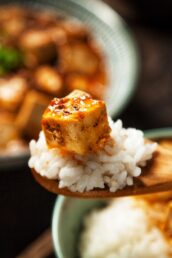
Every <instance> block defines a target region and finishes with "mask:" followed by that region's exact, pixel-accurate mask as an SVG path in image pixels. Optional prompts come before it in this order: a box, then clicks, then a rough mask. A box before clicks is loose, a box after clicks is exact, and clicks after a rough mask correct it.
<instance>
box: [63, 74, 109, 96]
mask: <svg viewBox="0 0 172 258" xmlns="http://www.w3.org/2000/svg"><path fill="white" fill-rule="evenodd" d="M65 85H66V88H67V90H68V91H69V92H71V91H73V90H76V89H78V90H83V91H87V92H89V93H90V94H91V95H92V96H93V97H95V98H96V99H102V96H103V95H104V94H103V93H104V91H105V86H104V85H103V84H102V83H101V82H99V81H98V80H95V79H94V78H93V79H92V78H91V79H90V78H88V77H87V76H85V75H81V74H69V75H68V76H66V80H65Z"/></svg>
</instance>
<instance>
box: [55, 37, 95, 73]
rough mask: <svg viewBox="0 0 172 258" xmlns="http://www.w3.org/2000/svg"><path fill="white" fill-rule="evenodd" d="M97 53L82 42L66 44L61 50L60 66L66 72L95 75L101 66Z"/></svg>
mask: <svg viewBox="0 0 172 258" xmlns="http://www.w3.org/2000/svg"><path fill="white" fill-rule="evenodd" d="M99 62H100V60H99V57H98V55H97V53H96V52H95V51H94V50H93V49H92V48H91V46H89V45H86V44H85V43H82V42H77V41H76V42H71V43H70V44H64V45H63V46H62V47H61V48H60V51H59V66H60V68H61V69H62V71H64V72H76V73H81V74H85V75H93V74H94V73H96V71H97V70H98V68H99Z"/></svg>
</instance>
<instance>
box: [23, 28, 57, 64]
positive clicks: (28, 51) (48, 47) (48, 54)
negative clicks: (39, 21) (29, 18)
mask: <svg viewBox="0 0 172 258" xmlns="http://www.w3.org/2000/svg"><path fill="white" fill-rule="evenodd" d="M19 45H20V47H21V49H22V50H23V53H24V56H25V64H26V65H27V66H28V67H35V66H38V65H39V64H42V63H46V62H49V61H52V60H54V59H55V58H56V55H57V51H56V45H55V43H54V41H53V39H52V38H51V36H50V35H49V32H47V31H43V30H30V31H26V32H25V33H23V35H22V36H21V39H20V43H19Z"/></svg>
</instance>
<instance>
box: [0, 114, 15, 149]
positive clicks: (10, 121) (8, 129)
mask: <svg viewBox="0 0 172 258" xmlns="http://www.w3.org/2000/svg"><path fill="white" fill-rule="evenodd" d="M0 134H1V137H0V148H3V147H5V146H6V145H7V144H8V142H9V141H11V140H15V139H17V138H18V131H17V129H16V127H15V126H14V117H13V116H12V115H11V114H10V113H6V112H1V113H0Z"/></svg>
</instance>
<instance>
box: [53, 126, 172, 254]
mask: <svg viewBox="0 0 172 258" xmlns="http://www.w3.org/2000/svg"><path fill="white" fill-rule="evenodd" d="M145 136H146V137H148V138H150V139H151V138H152V139H153V138H172V128H164V129H156V130H150V131H147V132H146V133H145ZM104 203H105V201H103V200H85V199H83V200H82V199H75V198H66V197H62V196H60V197H58V199H57V201H56V203H55V206H54V211H53V217H52V235H53V243H54V249H55V253H56V255H57V257H59V258H76V257H77V243H78V239H79V235H80V230H81V226H82V220H83V217H84V215H85V214H86V213H87V212H89V211H90V210H91V209H93V208H97V207H100V206H102V205H103V204H104Z"/></svg>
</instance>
